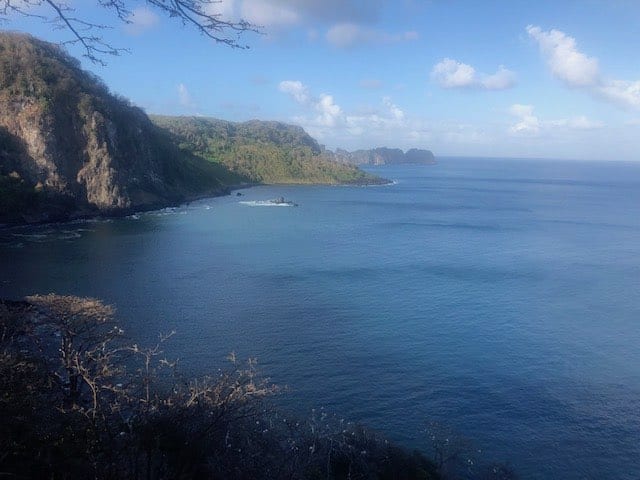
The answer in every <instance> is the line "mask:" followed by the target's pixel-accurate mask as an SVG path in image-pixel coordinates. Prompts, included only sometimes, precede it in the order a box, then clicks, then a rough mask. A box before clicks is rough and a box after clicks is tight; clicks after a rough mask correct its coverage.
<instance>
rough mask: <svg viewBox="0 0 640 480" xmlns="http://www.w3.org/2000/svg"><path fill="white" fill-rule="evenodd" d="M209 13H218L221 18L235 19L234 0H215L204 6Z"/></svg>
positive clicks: (235, 7) (235, 8)
mask: <svg viewBox="0 0 640 480" xmlns="http://www.w3.org/2000/svg"><path fill="white" fill-rule="evenodd" d="M204 9H205V11H206V12H207V13H208V14H210V15H219V16H220V17H221V18H223V19H234V20H235V19H236V15H237V6H236V1H235V0H216V1H215V2H212V3H207V4H206V5H205V6H204Z"/></svg>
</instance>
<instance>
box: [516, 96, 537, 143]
mask: <svg viewBox="0 0 640 480" xmlns="http://www.w3.org/2000/svg"><path fill="white" fill-rule="evenodd" d="M509 113H510V114H511V115H513V116H514V117H517V118H518V122H517V123H516V124H514V125H512V126H511V127H510V128H509V131H510V132H511V133H515V134H524V135H537V134H538V133H539V132H540V121H539V120H538V117H536V116H535V115H534V114H533V105H522V104H520V103H516V104H513V105H511V107H510V108H509Z"/></svg>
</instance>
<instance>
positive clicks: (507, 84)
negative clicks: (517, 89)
mask: <svg viewBox="0 0 640 480" xmlns="http://www.w3.org/2000/svg"><path fill="white" fill-rule="evenodd" d="M480 84H481V85H482V86H483V87H484V88H486V89H487V90H506V89H507V88H511V87H513V86H514V85H515V84H516V74H515V73H513V72H512V71H511V70H509V69H507V68H505V67H504V66H502V65H500V66H499V67H498V71H497V72H496V73H494V74H493V75H486V76H485V77H484V78H483V79H482V80H481V81H480Z"/></svg>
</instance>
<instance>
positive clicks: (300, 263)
mask: <svg viewBox="0 0 640 480" xmlns="http://www.w3.org/2000/svg"><path fill="white" fill-rule="evenodd" d="M369 170H370V171H371V172H373V173H376V174H378V175H381V176H383V177H386V178H389V179H392V180H393V181H394V183H393V184H391V185H386V186H376V187H328V186H261V187H254V188H250V189H245V190H241V191H240V193H242V196H236V195H235V193H234V194H233V195H230V196H227V197H218V198H211V199H204V200H200V201H197V202H193V203H191V204H188V205H182V206H179V207H175V208H167V209H163V210H159V211H154V212H145V213H140V214H137V215H133V216H130V217H127V218H121V219H110V220H99V219H96V220H92V221H83V222H75V223H69V224H64V225H45V226H39V227H29V228H18V229H10V230H2V231H0V266H1V270H0V296H2V297H9V298H17V297H21V296H24V295H28V294H32V293H49V292H56V293H59V294H74V295H87V296H93V297H98V298H101V299H104V300H105V301H106V302H107V303H111V304H114V305H115V306H116V307H117V310H118V313H117V316H118V320H119V321H120V323H121V325H122V326H123V327H124V328H125V330H126V332H127V334H128V335H129V336H130V337H131V338H132V339H134V340H135V341H136V342H138V343H141V344H145V343H146V344H154V343H155V341H156V339H157V337H158V334H160V333H166V332H168V331H171V330H176V335H175V336H174V337H173V338H172V339H171V340H170V341H169V342H168V343H167V344H166V348H165V352H166V355H167V356H168V357H170V358H178V359H179V362H180V365H181V369H182V370H183V371H185V372H187V373H190V374H194V375H200V374H204V373H206V372H208V371H215V370H216V369H217V368H219V367H220V366H221V365H223V364H224V359H225V357H226V356H227V354H228V353H229V352H231V351H234V352H235V353H236V355H237V356H238V357H240V358H247V357H257V359H258V362H259V365H260V369H261V371H262V372H263V373H264V374H265V375H266V376H268V377H270V378H271V380H272V381H273V382H274V383H276V384H278V385H282V386H287V387H288V389H287V391H286V392H285V393H283V394H282V395H280V396H279V397H278V398H277V402H279V403H280V404H281V405H282V406H283V408H286V409H290V410H293V411H296V412H297V413H299V414H302V415H304V414H305V413H308V412H309V411H310V410H311V409H312V408H316V409H319V408H323V409H324V411H326V412H329V413H331V414H335V415H337V416H339V417H340V418H345V419H349V420H352V421H357V422H361V423H363V424H365V425H368V426H370V427H372V428H374V429H375V430H377V431H380V432H382V433H384V434H385V435H386V436H388V437H389V438H390V439H392V440H394V441H396V442H398V443H400V444H402V445H405V446H407V447H410V448H419V449H422V450H424V451H426V452H428V451H429V446H430V441H429V435H428V432H427V426H428V425H429V424H431V423H432V422H437V423H438V424H439V425H441V428H442V429H443V430H444V431H447V432H454V433H453V435H454V436H455V438H456V439H457V440H459V443H460V445H464V449H465V452H464V453H465V454H468V455H470V456H472V457H473V458H474V462H481V463H482V462H484V463H489V462H494V461H495V462H506V463H508V464H509V465H510V466H511V467H512V468H513V469H514V470H515V471H516V472H517V473H518V474H519V475H520V477H521V478H527V479H529V478H532V479H549V478H562V479H576V480H577V479H603V478H607V479H634V480H635V479H638V478H640V163H637V164H633V163H619V162H570V161H552V160H515V159H514V160H507V159H481V158H478V159H474V158H442V159H440V161H439V163H438V164H437V165H434V166H384V167H371V168H370V169H369ZM280 196H282V197H284V198H285V199H287V200H291V201H292V202H295V203H296V204H297V205H298V206H288V205H278V206H274V205H270V204H268V202H267V203H265V201H266V200H269V199H272V198H276V197H280Z"/></svg>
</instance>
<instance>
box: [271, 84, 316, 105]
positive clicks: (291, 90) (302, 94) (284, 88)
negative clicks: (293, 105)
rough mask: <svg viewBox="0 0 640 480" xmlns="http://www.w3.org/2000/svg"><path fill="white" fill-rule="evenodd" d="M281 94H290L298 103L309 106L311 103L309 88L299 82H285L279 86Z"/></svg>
mask: <svg viewBox="0 0 640 480" xmlns="http://www.w3.org/2000/svg"><path fill="white" fill-rule="evenodd" d="M278 89H279V90H280V91H281V92H284V93H287V94H289V95H290V96H291V97H292V98H293V99H294V100H295V101H296V102H298V103H300V104H303V105H304V104H307V103H309V101H310V97H309V90H308V88H307V87H306V86H305V85H304V84H303V83H302V82H300V81H298V80H283V81H282V82H280V85H278Z"/></svg>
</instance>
